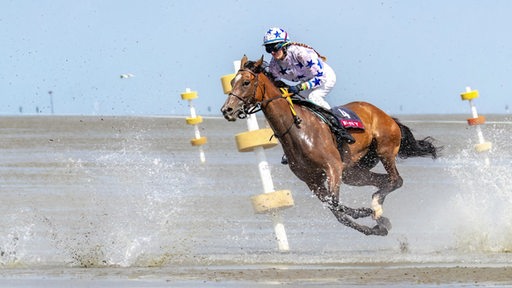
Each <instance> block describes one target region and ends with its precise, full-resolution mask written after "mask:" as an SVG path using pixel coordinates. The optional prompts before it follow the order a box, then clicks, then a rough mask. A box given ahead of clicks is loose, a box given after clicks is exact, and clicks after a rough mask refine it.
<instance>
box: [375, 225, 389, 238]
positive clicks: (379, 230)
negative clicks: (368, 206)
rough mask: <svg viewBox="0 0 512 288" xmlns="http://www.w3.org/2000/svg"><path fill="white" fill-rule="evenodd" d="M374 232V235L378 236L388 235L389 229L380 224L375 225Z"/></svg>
mask: <svg viewBox="0 0 512 288" xmlns="http://www.w3.org/2000/svg"><path fill="white" fill-rule="evenodd" d="M372 232H373V233H372V234H373V235H377V236H386V235H388V229H386V227H384V226H380V225H375V226H373V228H372Z"/></svg>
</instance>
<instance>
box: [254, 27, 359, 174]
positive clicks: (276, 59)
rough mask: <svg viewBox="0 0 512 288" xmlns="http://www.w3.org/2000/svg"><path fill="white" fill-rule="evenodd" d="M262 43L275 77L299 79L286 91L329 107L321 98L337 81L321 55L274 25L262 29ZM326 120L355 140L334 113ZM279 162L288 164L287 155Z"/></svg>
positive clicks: (341, 134) (339, 133)
mask: <svg viewBox="0 0 512 288" xmlns="http://www.w3.org/2000/svg"><path fill="white" fill-rule="evenodd" d="M263 46H265V51H267V53H270V54H271V55H272V59H271V60H270V64H269V66H268V68H269V72H270V74H272V77H274V80H281V79H283V80H287V81H289V82H294V83H298V84H295V85H293V86H290V87H289V88H288V91H289V92H291V93H293V94H297V95H300V96H302V97H303V98H306V99H309V100H310V101H311V102H313V103H315V104H316V105H318V106H321V107H323V108H325V109H326V110H331V105H329V103H327V101H325V99H324V98H325V96H327V94H329V92H330V91H331V90H332V88H333V87H334V85H335V84H336V73H334V70H333V69H332V68H331V66H329V65H327V63H326V62H325V61H326V60H327V59H326V58H325V57H324V56H322V55H320V54H319V53H318V52H316V51H315V49H313V48H311V47H310V46H308V45H306V44H302V43H297V42H291V41H290V38H288V33H287V32H286V31H284V30H283V29H281V28H277V27H273V28H270V29H268V31H267V33H265V36H263ZM328 120H329V122H331V129H333V132H334V133H335V134H336V135H337V137H340V138H341V140H345V141H346V142H348V143H349V144H352V143H354V142H355V139H354V137H352V135H350V133H349V132H348V131H347V130H346V129H345V128H344V127H342V126H341V124H340V123H339V121H338V120H337V119H336V118H335V117H334V116H333V117H332V118H330V119H328ZM281 163H282V164H288V159H287V157H286V155H283V158H282V160H281Z"/></svg>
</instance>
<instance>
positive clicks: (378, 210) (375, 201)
mask: <svg viewBox="0 0 512 288" xmlns="http://www.w3.org/2000/svg"><path fill="white" fill-rule="evenodd" d="M372 209H373V219H379V218H380V216H382V213H383V211H382V205H380V204H379V196H374V197H373V198H372Z"/></svg>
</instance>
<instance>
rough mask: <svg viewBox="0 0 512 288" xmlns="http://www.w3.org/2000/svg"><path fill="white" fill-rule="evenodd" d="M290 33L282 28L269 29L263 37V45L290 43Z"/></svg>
mask: <svg viewBox="0 0 512 288" xmlns="http://www.w3.org/2000/svg"><path fill="white" fill-rule="evenodd" d="M288 41H290V39H288V33H286V31H284V30H283V29H281V28H277V27H272V28H270V29H268V31H267V33H265V36H263V45H268V44H276V43H280V42H288Z"/></svg>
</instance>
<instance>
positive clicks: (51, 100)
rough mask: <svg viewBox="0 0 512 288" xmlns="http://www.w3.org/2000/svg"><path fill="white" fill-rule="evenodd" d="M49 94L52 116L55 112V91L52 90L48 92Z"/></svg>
mask: <svg viewBox="0 0 512 288" xmlns="http://www.w3.org/2000/svg"><path fill="white" fill-rule="evenodd" d="M48 94H50V109H51V111H52V115H53V113H54V111H53V91H52V90H50V91H48Z"/></svg>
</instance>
